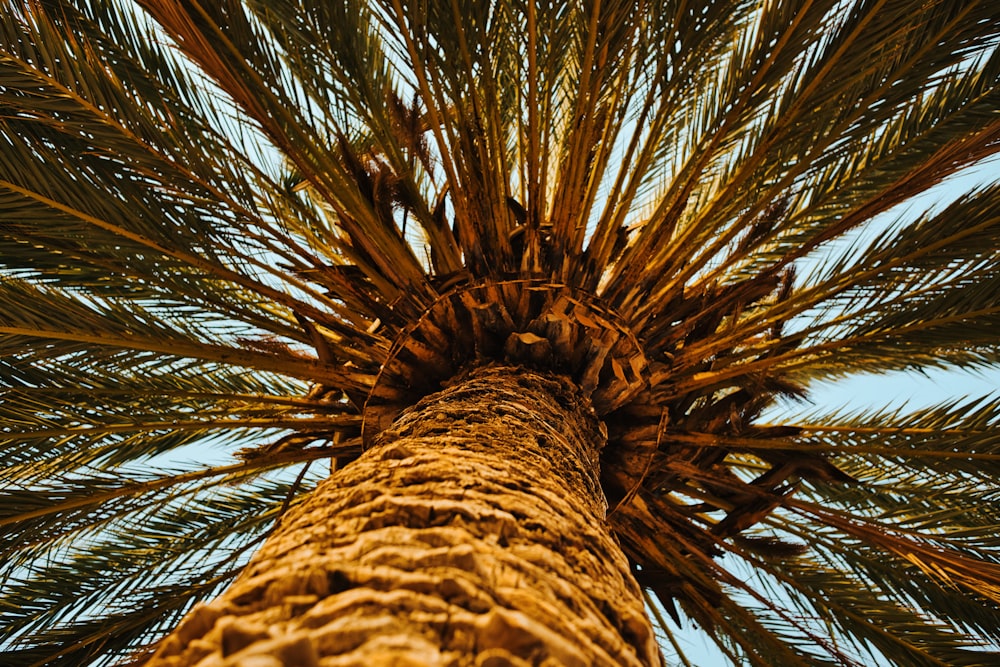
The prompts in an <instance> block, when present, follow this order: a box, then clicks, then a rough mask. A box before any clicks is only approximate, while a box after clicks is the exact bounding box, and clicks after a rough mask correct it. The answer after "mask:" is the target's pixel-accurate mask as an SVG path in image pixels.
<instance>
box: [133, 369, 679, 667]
mask: <svg viewBox="0 0 1000 667" xmlns="http://www.w3.org/2000/svg"><path fill="white" fill-rule="evenodd" d="M603 443H604V436H603V427H602V426H601V424H600V423H599V422H598V420H597V418H596V417H595V416H594V414H593V412H592V411H591V410H590V409H589V407H588V406H587V405H586V404H585V403H584V402H582V401H581V400H580V399H579V398H578V396H577V395H576V394H575V393H574V392H573V390H572V387H571V386H569V384H568V383H566V382H564V381H562V380H559V379H556V378H552V377H548V376H544V375H540V374H537V373H533V372H530V371H526V370H523V369H519V368H512V367H494V368H486V369H480V370H478V371H476V372H474V373H472V374H471V375H469V376H467V377H466V378H464V379H462V380H461V381H459V382H456V383H455V384H453V385H452V386H451V387H449V388H447V389H445V390H443V391H441V392H440V393H438V394H435V395H433V396H430V397H428V398H426V399H425V400H423V401H422V402H420V403H419V404H418V405H416V406H415V407H414V408H412V409H411V410H409V411H408V412H407V413H405V414H404V415H402V416H401V417H400V418H399V419H398V420H397V421H396V422H395V424H394V425H393V426H392V427H391V428H390V429H389V430H388V431H386V432H385V433H383V434H382V436H381V437H380V438H379V440H378V442H377V444H376V445H375V446H373V447H372V448H371V449H369V450H368V451H367V452H365V454H364V455H363V456H362V457H361V458H360V459H358V460H357V461H355V462H353V463H351V464H350V465H348V466H345V467H344V468H343V469H342V470H340V471H338V472H337V473H335V474H334V475H333V476H332V477H331V478H330V479H329V480H327V481H326V482H324V483H323V484H322V485H321V486H320V487H319V488H318V489H317V490H316V491H315V492H314V493H313V494H312V496H311V497H309V498H308V499H306V500H305V501H304V502H302V503H301V504H300V505H299V506H297V507H296V508H295V509H294V510H292V511H290V512H289V513H288V514H287V515H286V516H285V518H284V519H283V520H282V522H281V525H280V526H279V528H278V529H277V530H276V531H275V533H274V534H273V535H272V536H271V538H270V539H269V540H268V541H267V543H266V544H265V545H264V546H263V547H262V548H261V550H260V552H259V553H258V554H257V555H256V556H255V557H254V559H253V561H252V562H251V563H250V565H249V566H248V567H247V569H246V571H245V572H244V573H243V575H242V576H241V577H240V578H239V579H238V580H237V581H236V582H235V583H234V584H233V586H232V587H231V588H230V589H229V590H228V591H227V592H226V593H225V594H224V595H223V596H222V597H221V598H220V599H218V600H216V601H214V602H212V603H211V604H208V605H205V606H202V607H199V608H198V609H196V610H194V611H193V612H192V613H191V614H189V615H188V617H187V618H186V619H185V621H184V622H183V623H182V624H181V625H180V627H179V628H178V629H177V630H175V631H174V633H173V634H172V635H171V636H169V637H168V638H167V639H166V640H164V642H163V643H162V644H161V646H160V649H159V651H158V652H157V653H156V655H155V656H154V658H153V659H152V661H151V662H150V663H149V664H150V665H155V666H156V667H163V666H166V665H195V664H197V665H199V666H200V667H210V666H211V665H242V666H243V667H278V666H281V665H285V666H287V667H293V666H294V667H309V666H310V665H359V666H361V665H363V666H364V667H375V666H377V665H385V666H390V665H393V666H396V665H413V666H416V665H446V664H447V665H453V664H454V665H464V664H469V665H484V666H485V665H496V666H499V665H528V664H535V665H537V664H546V665H553V666H554V665H579V666H580V667H587V666H590V665H615V666H618V665H652V664H659V662H660V657H659V653H658V649H657V647H656V644H655V641H654V638H653V634H652V630H651V627H650V624H649V621H648V620H647V619H646V616H645V614H644V610H643V604H642V598H641V595H640V591H639V588H638V586H637V585H636V583H635V581H634V579H633V578H632V576H631V574H630V572H629V568H628V563H627V561H626V559H625V557H624V556H623V554H622V552H621V550H620V549H619V548H618V546H617V544H616V542H615V541H614V539H613V538H612V537H611V536H610V534H609V532H608V527H607V523H606V522H605V513H606V509H607V508H606V504H605V501H604V496H603V494H602V492H601V488H600V486H599V484H598V465H599V464H598V456H599V451H600V448H601V447H602V446H603Z"/></svg>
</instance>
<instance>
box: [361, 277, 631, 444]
mask: <svg viewBox="0 0 1000 667" xmlns="http://www.w3.org/2000/svg"><path fill="white" fill-rule="evenodd" d="M494 361H502V362H505V363H511V364H519V365H524V366H527V367H530V368H536V369H539V370H545V371H552V372H555V373H559V374H562V375H565V376H567V377H568V378H570V379H571V380H573V381H574V382H575V383H576V384H577V386H578V387H579V388H580V389H581V390H582V391H583V393H584V394H585V395H586V396H588V397H589V398H590V399H591V401H592V402H593V404H594V408H595V409H596V410H597V412H598V414H602V415H603V414H606V413H608V412H611V411H612V410H615V409H617V408H619V407H621V406H622V405H624V404H626V403H627V402H628V401H629V400H631V399H632V398H633V397H634V396H635V395H636V394H638V393H639V392H640V391H641V390H642V389H643V388H644V387H645V385H646V378H645V374H646V367H647V362H646V357H645V354H644V352H643V347H642V345H641V344H640V342H639V341H638V340H637V339H636V337H635V334H633V333H632V331H631V329H630V328H629V327H628V325H627V324H626V323H625V322H624V320H622V318H621V317H619V316H618V315H617V314H616V313H614V312H613V311H611V310H610V309H608V308H607V307H606V306H604V305H603V304H601V303H600V301H599V299H598V297H596V296H594V295H592V294H589V293H587V292H585V291H583V290H580V289H577V288H574V287H570V286H567V285H562V284H557V283H552V282H550V281H546V280H526V279H519V280H508V281H499V282H494V281H488V282H483V283H479V284H475V285H462V286H460V287H457V288H455V289H453V290H452V291H451V292H448V293H446V294H444V295H443V296H441V297H440V298H439V299H438V300H437V301H436V302H435V303H434V304H433V305H432V306H431V307H430V308H428V309H427V311H426V312H425V313H424V314H423V316H421V317H420V319H419V320H417V321H416V322H415V323H414V324H412V325H410V326H409V327H407V328H406V329H405V330H404V331H403V332H402V333H401V334H400V335H399V336H398V337H397V338H396V340H395V342H394V343H393V346H392V349H391V350H390V352H389V354H388V357H387V359H386V361H385V362H384V364H383V366H382V370H381V372H380V373H379V376H378V378H377V380H376V382H375V385H374V387H373V388H372V390H371V392H370V394H369V396H368V400H367V401H366V404H365V408H364V429H363V430H364V437H365V441H366V442H369V443H370V442H371V441H372V439H373V438H374V437H375V436H376V435H377V434H378V433H379V432H380V431H382V430H383V429H384V428H386V427H388V425H389V424H390V423H391V422H392V420H393V419H394V418H395V417H396V415H398V414H399V413H400V412H401V411H402V410H403V409H405V408H406V407H407V406H409V405H412V404H413V403H414V402H415V401H417V400H419V399H420V398H421V397H422V396H425V395H427V394H429V393H431V392H433V391H437V390H438V389H440V388H441V386H443V385H444V384H445V383H447V381H448V380H449V379H450V378H451V377H453V376H454V375H456V374H457V373H459V372H461V371H462V370H463V369H467V368H470V367H474V366H478V365H483V364H486V363H490V362H494Z"/></svg>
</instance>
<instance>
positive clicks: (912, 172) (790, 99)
mask: <svg viewBox="0 0 1000 667" xmlns="http://www.w3.org/2000/svg"><path fill="white" fill-rule="evenodd" d="M0 14H2V15H3V17H4V18H3V20H0V536H2V539H0V545H2V546H0V618H2V619H3V621H2V623H0V626H2V627H3V630H0V651H3V652H4V661H5V664H7V663H10V664H24V665H28V664H39V665H41V664H67V665H76V664H111V663H113V662H114V661H116V660H119V659H141V655H142V651H143V650H144V647H147V646H149V645H150V644H151V643H152V642H154V641H155V640H156V639H157V638H158V637H159V636H161V635H162V633H163V632H165V631H166V630H167V629H169V627H170V626H172V625H173V624H174V623H175V622H176V620H177V619H178V618H179V617H180V616H181V615H182V614H183V613H184V612H185V611H186V610H187V609H189V608H190V607H191V605H193V604H194V603H195V602H196V601H198V600H203V599H205V598H206V597H209V596H211V595H212V594H214V592H216V591H217V590H219V589H220V587H222V586H224V585H225V582H226V581H227V580H228V579H229V578H231V577H232V576H235V574H236V573H237V572H238V571H239V568H240V567H241V566H242V564H243V563H244V562H245V561H246V558H247V557H248V555H249V553H250V551H251V550H252V549H253V547H254V545H256V544H257V543H259V541H260V540H262V539H263V538H264V537H265V536H266V534H267V533H268V531H269V530H270V527H271V526H272V525H273V523H274V521H275V520H276V519H277V517H278V516H280V514H281V513H282V512H284V511H285V510H286V509H287V507H288V506H289V505H290V504H292V503H294V502H296V501H297V499H298V498H300V497H301V496H302V494H303V493H304V492H306V491H308V489H310V488H312V486H314V483H315V482H316V481H317V479H318V478H319V477H321V476H323V475H322V473H321V472H320V470H321V469H326V468H328V467H329V466H330V465H331V463H329V462H317V463H314V464H313V466H312V468H309V469H308V471H307V470H306V468H307V467H308V465H309V463H310V462H313V461H315V460H316V459H321V458H322V459H331V460H332V465H334V466H336V465H339V464H341V463H345V462H349V461H350V460H352V459H353V458H355V457H356V456H358V455H359V454H360V452H361V450H362V448H363V446H364V444H365V443H368V442H370V441H371V439H372V438H373V437H375V435H377V432H378V430H379V429H380V428H382V427H383V426H384V425H385V424H386V423H388V420H391V419H392V418H393V417H394V416H395V414H396V413H397V412H398V410H399V409H401V408H402V407H405V405H407V404H409V403H410V402H412V401H415V400H418V399H419V398H420V397H421V396H422V395H423V394H425V393H427V392H430V391H434V390H435V389H436V388H437V387H438V386H439V385H440V383H441V382H444V381H447V379H448V376H449V374H451V373H454V372H455V371H456V370H457V369H461V368H463V367H466V366H468V365H470V364H477V363H486V362H489V361H492V360H495V359H504V360H506V361H520V362H524V363H541V362H538V359H533V358H532V357H531V355H530V354H529V353H524V354H521V353H520V352H517V351H516V350H515V348H516V345H514V346H511V345H508V342H510V340H511V338H510V337H511V336H514V335H515V334H516V335H525V336H527V340H534V339H532V338H530V336H535V337H536V338H544V339H546V340H547V341H548V342H549V344H550V346H551V347H552V351H553V353H552V354H551V355H549V356H551V357H552V359H548V358H547V357H546V359H547V361H546V362H545V363H547V364H549V365H550V366H551V367H552V370H556V371H558V372H562V373H564V374H566V375H568V376H570V377H571V378H572V379H574V380H576V381H578V383H579V384H580V385H581V387H582V388H583V390H584V391H585V392H586V393H589V394H590V395H591V398H592V399H593V402H594V405H595V409H596V410H597V411H598V412H599V413H600V416H601V418H602V419H603V420H604V421H605V423H606V425H607V428H608V434H609V443H608V445H607V447H606V448H605V451H604V455H603V456H604V458H603V460H602V471H601V473H602V483H603V485H604V491H605V494H606V495H607V498H608V501H609V505H610V507H611V510H610V511H609V523H610V525H611V526H612V528H613V530H614V531H615V533H616V534H617V536H618V538H619V540H620V541H621V543H622V545H623V549H624V551H625V553H626V555H627V556H628V558H629V559H630V560H631V562H632V565H633V569H634V571H635V572H636V575H637V578H638V579H639V581H640V583H641V584H642V585H643V586H644V587H645V588H646V590H647V592H648V594H649V599H650V600H653V601H654V602H653V604H651V609H652V611H653V613H654V615H656V616H657V617H658V618H659V622H660V625H661V626H662V627H661V628H660V631H661V633H662V637H663V638H664V641H665V643H664V647H665V650H669V649H668V648H666V647H667V645H668V644H669V645H670V646H673V647H674V649H675V650H676V652H677V653H678V659H680V660H681V662H683V663H684V664H687V665H690V664H697V660H695V659H693V658H692V657H691V656H687V657H685V656H684V655H683V654H682V651H681V648H680V647H682V646H684V644H685V642H684V639H683V635H684V632H686V631H687V630H686V628H684V629H681V628H679V627H678V626H679V625H680V624H683V625H684V626H687V625H690V624H693V625H694V626H695V627H696V628H699V629H701V630H702V631H703V632H704V633H705V634H706V635H707V636H708V637H709V638H710V639H711V640H712V642H713V643H714V644H716V645H717V647H718V649H719V651H720V652H721V653H722V655H723V656H725V658H726V659H728V660H729V661H731V662H732V663H734V664H754V665H758V664H759V665H771V664H775V663H776V662H778V663H780V664H787V665H797V664H801V665H834V664H836V665H864V664H870V663H871V661H872V660H888V661H890V662H894V663H896V664H915V665H916V664H919V665H924V664H926V665H970V666H971V665H987V664H992V662H995V660H996V656H997V654H998V653H1000V633H998V631H997V628H998V627H1000V618H998V616H997V612H996V601H997V600H998V598H1000V570H998V568H1000V560H998V559H997V557H996V553H997V551H996V549H997V546H998V539H1000V538H998V537H997V535H998V526H1000V511H998V510H997V509H996V508H997V500H998V499H997V494H996V488H997V482H998V480H1000V436H998V428H997V427H998V416H997V411H998V407H997V406H998V400H997V395H996V394H990V395H988V396H983V397H980V398H978V399H973V398H969V397H967V396H964V395H963V391H962V388H961V387H955V388H952V387H949V388H946V389H945V388H943V389H942V400H941V401H939V402H938V404H937V405H936V406H934V407H930V408H926V409H921V410H909V411H907V410H903V409H880V408H876V407H871V408H868V409H857V410H853V411H851V410H845V411H841V412H831V411H830V410H829V409H828V407H827V406H822V405H820V406H814V407H812V408H810V410H809V412H808V413H806V414H802V415H799V416H795V417H793V416H788V415H787V414H783V415H782V416H781V417H780V418H777V417H775V418H774V423H768V421H767V420H768V417H767V415H769V414H775V413H774V412H773V411H772V410H771V408H773V407H774V406H775V404H776V403H777V402H778V401H785V400H794V401H803V400H808V398H809V391H810V388H811V387H816V386H818V385H820V384H822V383H828V382H836V381H838V380H840V379H842V378H845V377H851V376H854V375H858V374H862V373H868V374H878V373H886V372H890V371H909V372H915V373H921V372H926V371H928V370H930V369H943V370H954V369H970V370H975V371H977V372H983V373H986V374H989V375H990V376H991V377H992V374H995V373H996V371H997V369H998V367H1000V358H998V349H1000V348H998V344H997V341H998V340H1000V337H998V335H997V330H998V327H1000V303H998V300H997V299H998V297H997V296H996V295H997V294H1000V272H998V267H1000V263H998V253H997V248H998V247H1000V185H997V184H996V183H995V182H993V183H990V182H988V181H989V179H988V178H981V179H980V181H981V182H980V183H978V184H976V185H975V186H972V187H966V186H964V185H963V184H962V181H961V180H960V179H959V177H963V176H966V175H968V173H969V168H971V167H976V166H982V165H984V164H986V163H987V161H988V160H989V159H990V158H991V157H992V156H994V155H995V154H996V153H997V152H998V151H1000V116H998V115H997V109H998V108H1000V14H998V13H997V11H996V8H995V6H994V3H992V2H990V1H989V0H948V1H945V0H930V1H927V2H915V1H914V0H848V1H835V0H781V1H780V2H763V1H758V0H696V1H693V2H692V1H688V0H665V1H664V2H651V1H650V0H601V1H600V2H568V3H550V2H538V1H537V0H516V1H515V0H497V1H495V2H487V3H484V2H479V1H475V0H448V1H437V0H434V1H426V2H420V3H417V2H408V1H405V0H371V1H369V2H346V1H344V2H327V1H314V0H274V1H272V2H260V1H257V0H244V1H240V0H221V1H218V2H207V1H202V0H191V1H189V0H139V2H135V3H133V2H130V1H127V0H101V1H96V0H26V1H21V2H4V3H3V4H2V8H0ZM942 187H950V188H952V189H953V190H955V191H954V192H953V193H952V194H950V195H949V197H948V198H949V199H950V200H951V202H950V203H949V204H948V205H945V206H931V205H928V204H927V201H928V198H929V197H930V198H933V197H934V196H935V195H937V194H938V193H941V192H943V190H942ZM958 188H961V189H962V192H958V191H957V190H956V189H958ZM528 334H530V336H528ZM518 340H521V341H522V342H523V340H524V339H521V338H518V339H517V340H514V342H515V343H516V342H517V341H518ZM529 347H530V346H529ZM519 355H520V356H519ZM547 367H548V366H547ZM948 392H951V393H952V394H953V395H945V394H948ZM192 458H193V459H195V461H194V462H192V461H190V460H189V459H192ZM206 458H210V459H211V460H205V459H206ZM747 573H750V575H749V576H745V575H747Z"/></svg>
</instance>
